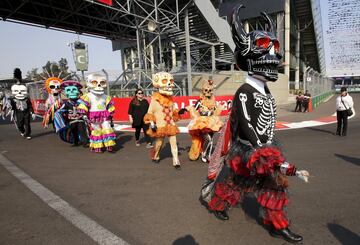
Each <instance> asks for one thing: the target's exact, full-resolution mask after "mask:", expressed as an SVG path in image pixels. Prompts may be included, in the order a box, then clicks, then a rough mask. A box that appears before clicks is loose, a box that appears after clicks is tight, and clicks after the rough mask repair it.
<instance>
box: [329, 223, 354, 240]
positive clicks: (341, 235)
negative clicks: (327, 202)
mask: <svg viewBox="0 0 360 245" xmlns="http://www.w3.org/2000/svg"><path fill="white" fill-rule="evenodd" d="M327 227H328V228H329V230H330V232H331V233H332V234H333V235H334V237H335V238H336V239H337V240H338V241H339V242H340V243H341V244H342V245H353V244H360V236H359V235H357V234H356V233H354V232H352V231H350V230H349V229H347V228H345V227H344V226H342V225H339V224H333V223H328V224H327Z"/></svg>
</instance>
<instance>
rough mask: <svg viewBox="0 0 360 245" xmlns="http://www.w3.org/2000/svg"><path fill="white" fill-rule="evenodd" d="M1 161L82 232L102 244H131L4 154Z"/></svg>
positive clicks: (0, 158)
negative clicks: (37, 179) (76, 207)
mask: <svg viewBox="0 0 360 245" xmlns="http://www.w3.org/2000/svg"><path fill="white" fill-rule="evenodd" d="M0 163H1V165H3V166H4V167H5V168H6V169H7V170H8V171H9V172H10V173H11V174H12V175H13V176H15V177H16V178H17V179H18V180H19V181H21V182H22V183H23V184H24V185H25V186H26V187H27V188H29V189H30V190H31V191H32V192H33V193H35V195H37V196H38V197H39V198H40V199H41V200H42V201H43V202H45V203H46V204H47V205H49V206H50V207H51V208H52V209H54V210H55V211H57V212H58V213H59V214H60V215H61V216H63V217H64V218H65V219H66V220H68V221H69V222H70V223H72V224H73V225H74V226H76V227H77V228H79V229H80V230H81V231H82V232H84V233H85V234H86V235H88V236H89V237H90V238H91V239H93V240H94V241H95V242H97V243H98V244H101V245H113V244H114V245H115V244H119V245H129V243H127V242H125V241H124V240H123V239H121V238H120V237H118V236H116V235H115V234H114V233H112V232H111V231H109V230H107V229H106V228H104V227H102V226H101V225H99V224H98V223H96V222H95V221H94V220H92V219H91V218H89V217H87V216H86V215H85V214H83V213H81V212H80V211H78V210H77V209H75V208H74V207H72V206H71V205H70V204H69V203H67V202H66V201H64V200H63V199H61V198H60V197H59V196H57V195H56V194H54V193H53V192H51V191H50V190H49V189H47V188H46V187H45V186H43V185H41V184H40V183H39V182H37V181H36V180H34V179H33V178H31V177H30V176H29V175H28V174H26V173H25V172H24V171H22V170H21V169H19V168H18V167H16V166H15V165H14V164H13V163H12V162H11V161H10V160H8V159H7V158H6V157H5V156H4V155H2V154H0Z"/></svg>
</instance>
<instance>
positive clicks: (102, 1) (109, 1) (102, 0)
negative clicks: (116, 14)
mask: <svg viewBox="0 0 360 245" xmlns="http://www.w3.org/2000/svg"><path fill="white" fill-rule="evenodd" d="M96 1H98V2H100V3H104V4H106V5H109V6H112V0H96Z"/></svg>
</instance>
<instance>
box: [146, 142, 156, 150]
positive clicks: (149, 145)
mask: <svg viewBox="0 0 360 245" xmlns="http://www.w3.org/2000/svg"><path fill="white" fill-rule="evenodd" d="M146 148H147V149H151V148H154V146H153V145H152V144H151V143H147V144H146Z"/></svg>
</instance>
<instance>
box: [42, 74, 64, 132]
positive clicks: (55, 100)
mask: <svg viewBox="0 0 360 245" xmlns="http://www.w3.org/2000/svg"><path fill="white" fill-rule="evenodd" d="M61 83H62V79H60V78H58V77H49V78H48V79H46V81H45V89H46V91H47V92H48V98H47V99H46V101H45V114H44V117H43V121H42V125H43V127H44V128H47V127H48V126H49V124H53V126H54V129H55V124H54V117H55V112H56V110H58V109H60V107H61V105H62V99H61Z"/></svg>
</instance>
